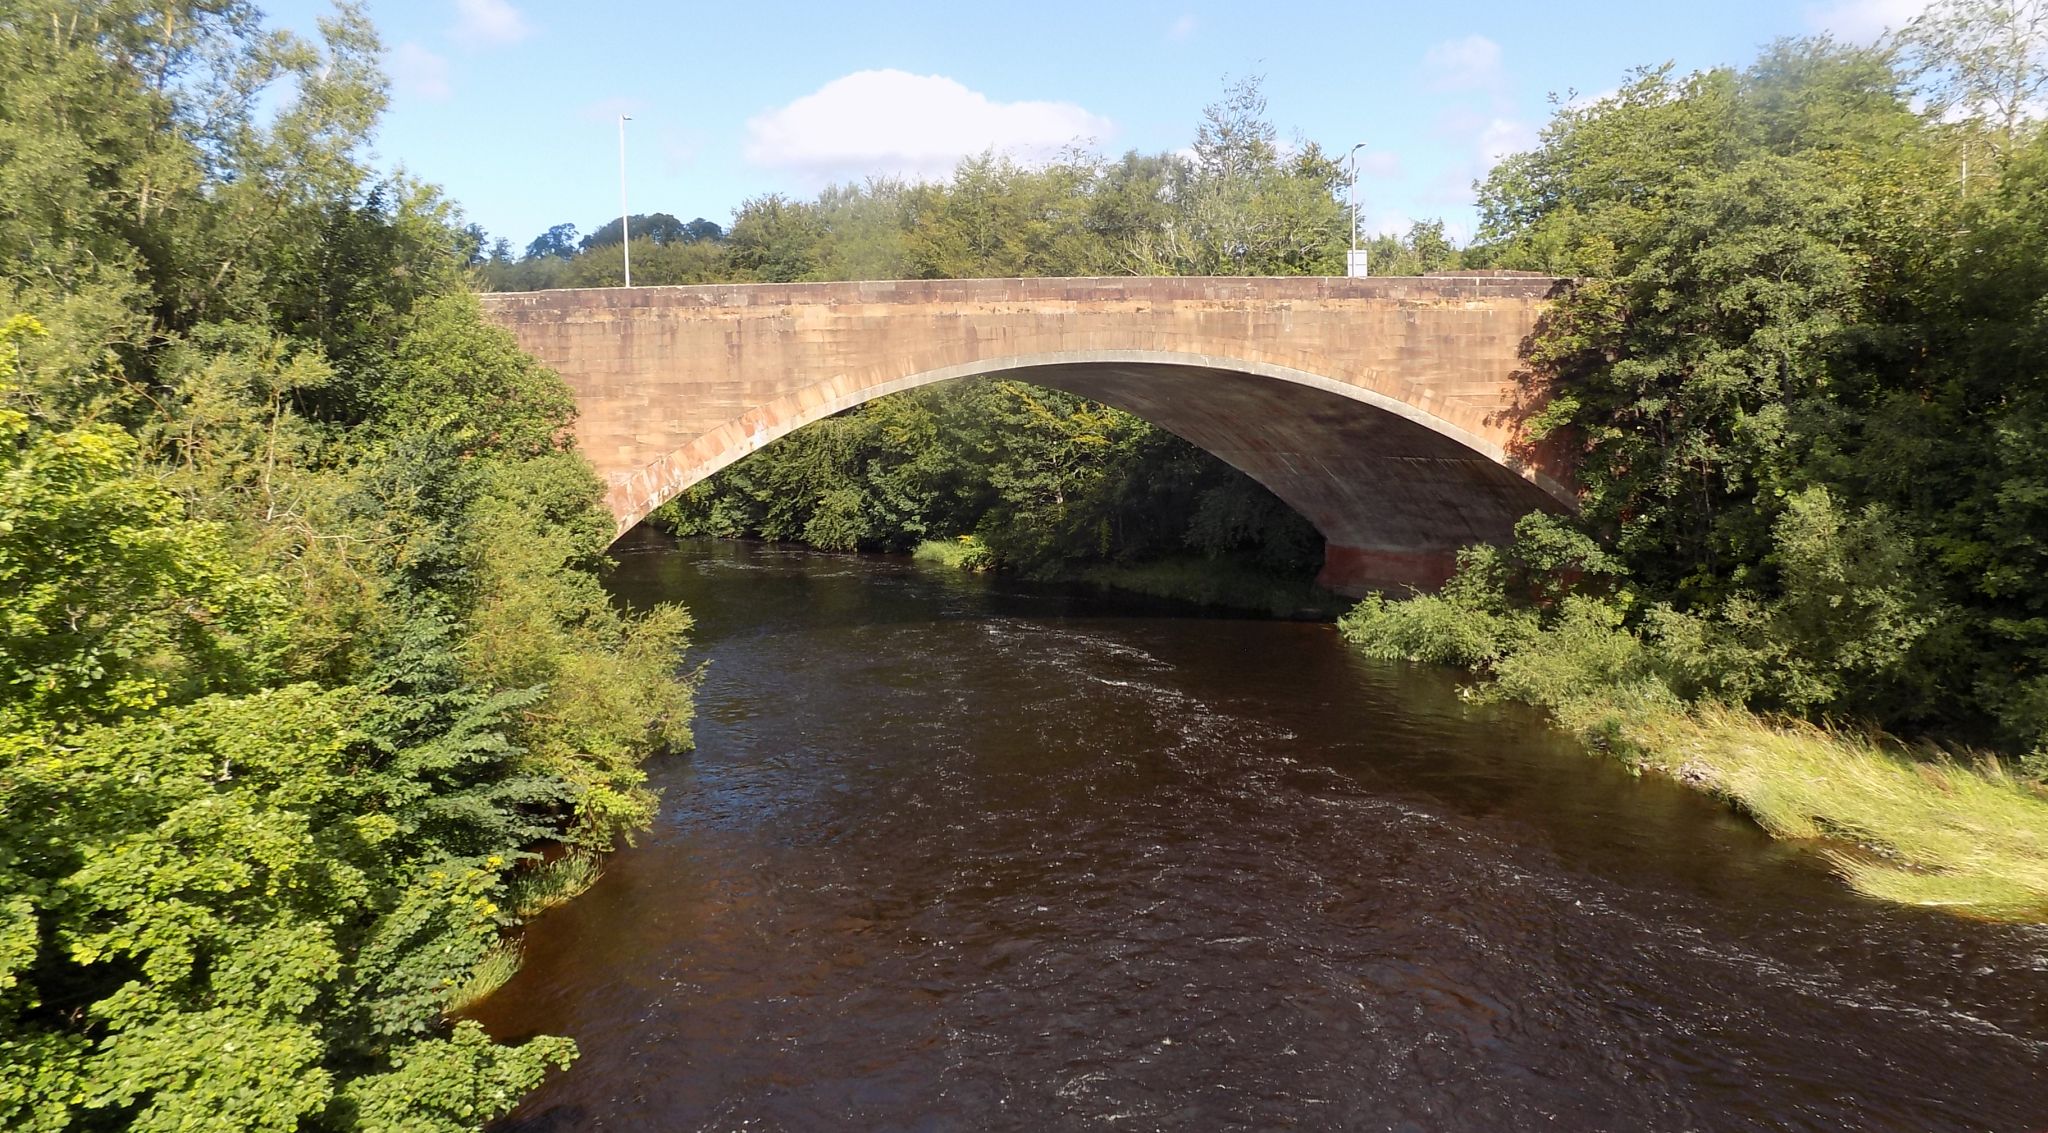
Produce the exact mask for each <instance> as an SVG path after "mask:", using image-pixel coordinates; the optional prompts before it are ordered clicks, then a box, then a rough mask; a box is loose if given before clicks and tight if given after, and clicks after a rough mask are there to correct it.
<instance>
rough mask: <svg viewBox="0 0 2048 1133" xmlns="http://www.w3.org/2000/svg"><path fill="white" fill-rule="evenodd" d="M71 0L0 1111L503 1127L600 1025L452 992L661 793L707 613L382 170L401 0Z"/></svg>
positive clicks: (1, 486)
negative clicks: (599, 574) (300, 27)
mask: <svg viewBox="0 0 2048 1133" xmlns="http://www.w3.org/2000/svg"><path fill="white" fill-rule="evenodd" d="M68 7H69V9H70V10H69V11H67V12H66V13H65V14H64V15H63V16H62V17H61V18H57V19H54V20H53V17H52V12H51V11H50V10H49V9H48V8H47V7H46V6H38V5H32V4H25V3H13V2H6V0H0V313H12V314H11V317H8V318H5V319H4V320H0V1126H4V1127H6V1128H9V1129H19V1130H55V1129H64V1128H85V1129H178V1130H202V1129H217V1130H223V1131H225V1130H236V1131H241V1130H251V1129H279V1130H305V1129H335V1130H342V1129H357V1130H371V1129H381V1130H437V1129H445V1130H456V1129H474V1128H477V1127H478V1126H480V1125H481V1124H482V1122H484V1121H486V1120H488V1119H489V1118H491V1117H493V1116H495V1115H497V1114H499V1113H502V1112H503V1111H504V1110H506V1109H507V1108H509V1106H510V1105H511V1104H512V1103H513V1102H514V1101H516V1100H517V1098H518V1097H519V1096H520V1095H521V1094H522V1093H523V1092H525V1091H526V1090H527V1089H530V1088H531V1087H532V1085H533V1084H534V1083H535V1082H537V1081H538V1080H539V1078H540V1076H541V1075H542V1074H543V1073H544V1072H545V1071H546V1069H547V1067H549V1066H553V1065H560V1064H563V1063H565V1062H566V1061H567V1059H568V1058H569V1057H570V1056H571V1055H572V1053H573V1050H572V1048H571V1046H570V1044H568V1043H567V1042H566V1041H565V1040H561V1039H554V1038H538V1039H534V1040H531V1041H529V1042H527V1043H525V1044H523V1045H520V1046H505V1045H500V1044H498V1043H495V1042H493V1041H491V1040H490V1039H489V1038H488V1037H487V1036H485V1035H484V1034H483V1032H482V1031H481V1030H480V1029H479V1028H477V1027H476V1026H475V1025H474V1024H470V1023H456V1024H450V1023H449V1022H448V1020H447V1018H446V1012H447V1010H448V1009H449V1008H450V1007H451V1006H452V1005H454V1004H456V1003H459V1002H460V1001H461V1000H462V999H463V998H465V997H467V996H472V995H474V994H477V993H478V992H480V991H481V990H482V989H483V986H485V985H483V984H480V983H479V979H480V978H482V976H485V975H488V974H489V973H493V972H496V973H499V976H500V978H502V973H503V970H504V968H505V964H504V962H503V961H504V960H505V958H506V953H505V952H504V951H503V950H502V947H501V946H500V945H499V943H498V942H499V940H500V938H501V935H502V933H503V930H504V929H505V928H506V927H507V926H509V925H510V924H511V923H513V921H514V911H513V910H514V909H515V908H516V907H517V906H519V905H520V904H522V903H523V902H522V901H521V899H520V898H519V896H518V894H517V893H516V892H510V891H509V890H512V889H516V888H517V887H521V886H526V885H529V884H531V883H532V882H534V881H536V880H538V879H540V878H543V877H545V875H544V874H541V873H539V872H538V871H536V870H534V869H533V866H534V864H535V863H536V860H537V854H536V852H535V851H536V849H537V847H539V846H541V845H543V844H546V843H550V842H559V841H567V842H571V843H577V844H582V845H587V846H592V847H600V846H604V845H606V844H608V843H609V842H610V841H611V840H612V839H613V838H614V837H615V836H616V835H617V834H618V833H619V832H620V831H621V830H623V829H627V828H629V827H630V826H632V825H633V824H634V823H637V822H641V821H643V820H644V819H645V818H646V817H647V816H648V814H649V813H650V806H651V800H650V798H649V796H648V794H647V791H646V789H645V788H644V786H643V785H642V777H641V773H640V772H639V770H638V768H637V763H638V760H639V758H640V757H641V756H642V755H643V754H644V753H646V752H647V751H649V750H650V749H652V748H653V747H655V746H657V745H659V744H662V743H672V744H677V743H684V742H686V741H687V722H688V718H689V690H688V686H687V683H686V682H683V681H680V680H678V679H677V677H676V672H675V670H676V666H677V653H678V650H679V649H680V648H681V645H682V636H683V634H684V632H685V630H686V627H687V620H686V618H685V617H684V615H683V614H682V612H681V611H679V610H673V609H667V610H660V611H657V612H655V613H654V614H653V615H651V616H649V617H648V618H646V619H644V620H640V621H629V620H627V619H626V618H624V617H622V616H621V615H620V614H619V613H617V612H616V611H615V610H614V609H613V607H612V606H611V604H610V603H609V602H608V601H607V600H606V597H605V595H604V593H603V592H602V590H601V589H600V588H599V586H598V583H597V579H596V577H595V575H594V573H593V571H594V570H595V569H596V568H597V567H598V566H599V565H600V564H601V563H602V561H603V552H604V548H605V546H606V544H607V543H608V541H609V539H610V535H611V520H610V517H609V515H608V513H606V512H605V511H604V509H603V508H602V507H601V506H600V486H599V484H598V482H597V480H596V477H595V476H594V475H593V474H592V473H591V471H590V470H589V467H588V466H587V464H585V463H584V462H583V461H582V460H581V458H580V457H578V456H577V455H576V454H575V453H574V452H573V451H571V450H570V449H569V448H568V446H567V441H566V437H567V432H566V429H567V426H568V424H569V420H570V413H571V410H572V405H571V402H570V399H569V396H568V392H567V390H566V388H565V387H564V386H563V385H562V384H561V383H560V381H559V380H558V379H557V378H556V377H555V376H554V375H553V374H550V373H548V372H546V371H544V370H542V369H540V368H538V367H536V366H535V365H534V364H533V363H532V362H531V360H529V359H527V358H525V357H524V356H523V355H521V354H520V353H519V352H518V351H517V350H516V349H515V348H514V347H513V345H512V343H511V341H510V339H509V337H508V336H506V335H505V334H503V333H502V332H500V331H497V330H495V329H492V328H490V327H488V326H487V325H485V324H484V323H483V322H482V321H481V318H480V314H479V311H478V309H477V306H476V303H475V300H474V299H473V298H471V297H469V296H468V295H467V294H466V292H465V279H464V274H463V273H464V269H465V267H466V264H467V261H468V257H469V255H470V247H469V245H470V243H471V242H472V241H471V240H470V239H469V238H467V237H466V236H465V234H464V232H463V231H462V229H461V227H460V225H459V218H458V217H457V216H456V215H455V214H454V213H453V211H452V210H451V209H450V208H449V206H448V205H447V204H445V203H444V202H442V201H440V200H439V199H438V198H437V197H436V196H435V195H434V193H433V192H432V191H430V190H428V189H426V188H424V187H422V186H419V185H416V184H412V183H409V182H406V181H403V180H390V179H386V180H380V179H378V178H375V177H373V176H372V175H371V174H370V173H369V172H368V171H367V170H366V169H365V167H364V165H363V164H362V162H361V161H360V159H359V157H358V150H359V147H361V146H362V144H363V143H364V140H365V139H366V138H367V136H368V132H369V131H370V129H371V128H372V126H373V124H374V122H375V120H376V117H377V115H378V113H379V112H380V110H381V108H382V105H383V85H382V82H383V80H382V78H381V76H380V75H379V74H378V72H377V69H376V65H375V60H376V56H377V51H378V45H377V43H376V40H375V37H374V35H373V34H372V32H371V31H370V29H369V28H368V26H367V25H366V24H365V22H364V20H363V19H362V17H361V15H360V13H358V12H357V11H355V10H353V9H349V8H343V9H341V10H339V11H338V12H337V14H336V15H335V16H334V17H332V18H331V19H329V20H328V21H326V22H325V23H324V24H323V25H322V34H321V38H320V41H319V42H306V41H303V40H300V39H298V38H295V37H292V36H289V35H285V34H282V33H278V32H274V31H269V30H266V29H264V28H263V27H262V26H260V24H259V23H258V20H257V17H256V16H255V14H254V11H253V9H251V8H250V7H248V6H247V5H245V4H241V3H236V2H232V0H172V2H170V3H152V4H141V3H132V2H129V0H104V2H94V3H81V4H74V5H70V6H68Z"/></svg>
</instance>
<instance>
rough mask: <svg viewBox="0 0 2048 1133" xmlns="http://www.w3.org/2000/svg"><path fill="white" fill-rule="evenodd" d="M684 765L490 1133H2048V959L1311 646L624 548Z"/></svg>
mask: <svg viewBox="0 0 2048 1133" xmlns="http://www.w3.org/2000/svg"><path fill="white" fill-rule="evenodd" d="M618 553H619V555H620V559H621V565H620V569H619V571H618V572H617V574H616V576H615V578H614V581H613V587H614V591H615V593H617V594H618V595H619V596H620V597H621V598H622V599H623V600H625V601H627V602H630V603H634V604H645V603H649V602H654V601H659V600H674V601H681V602H684V603H687V604H688V605H689V606H690V607H691V609H692V610H693V611H695V612H696V614H697V617H698V621H699V632H698V636H697V642H698V644H697V646H696V648H695V650H694V655H695V657H697V658H700V659H703V660H705V661H708V668H707V669H706V671H705V674H704V679H703V685H702V688H701V692H700V695H699V701H698V704H699V719H698V723H697V729H696V732H697V741H698V748H697V750H696V751H695V752H693V753H690V754H688V755H684V756H677V757H668V758H664V759H662V760H659V761H657V762H656V763H654V764H653V765H652V767H651V774H652V778H653V781H654V783H655V785H656V786H658V787H659V788H660V789H661V791H662V792H663V794H664V803H663V807H662V813H661V817H660V819H659V820H658V822H657V824H656V825H655V827H654V828H653V829H652V830H650V831H648V832H646V833H644V834H643V835H642V836H641V837H640V838H639V844H638V845H637V846H635V847H633V848H630V849H626V850H624V851H622V852H621V853H619V854H617V855H616V856H615V857H613V858H612V859H611V860H610V861H609V863H608V865H607V868H606V872H605V875H604V877H603V878H602V879H601V880H600V881H599V882H598V883H597V884H596V885H595V886H594V887H593V888H592V889H591V890H590V892H588V893H587V894H585V895H584V896H582V897H580V898H578V899H577V900H575V901H573V902H571V903H569V904H568V905H566V906H563V907H561V908H559V909H556V910H554V911H552V912H550V913H548V914H546V915H544V916H543V917H541V918H539V919H538V920H537V921H536V922H535V923H534V924H532V925H531V926H530V928H529V929H528V931H527V933H526V956H527V960H526V964H525V967H524V968H523V969H522V970H521V971H520V973H519V974H518V975H517V976H516V977H514V978H513V980H512V981H511V983H509V984H508V985H506V986H505V987H504V988H503V989H502V990H501V991H499V992H498V993H496V994H495V995H493V996H492V997H491V998H489V999H488V1000H486V1001H485V1002H484V1003H483V1004H482V1005H481V1006H480V1007H479V1008H478V1009H477V1011H476V1012H475V1014H476V1016H477V1017H478V1018H479V1019H481V1020H482V1021H483V1022H484V1024H485V1025H486V1026H487V1027H488V1028H489V1029H490V1030H491V1031H492V1032H493V1033H495V1034H497V1035H499V1036H501V1037H505V1038H519V1037H522V1036H525V1035H529V1034H535V1033H551V1034H564V1035H569V1036H572V1037H574V1038H575V1039H576V1041H577V1042H578V1043H579V1044H580V1046H581V1048H582V1057H581V1058H580V1059H579V1060H578V1062H577V1063H576V1064H575V1065H574V1066H573V1067H572V1068H571V1069H570V1070H569V1071H567V1072H566V1073H560V1074H556V1075H554V1076H553V1077H552V1078H551V1079H550V1080H549V1082H548V1083H547V1084H546V1085H545V1086H543V1087H542V1088H541V1090H539V1091H538V1092H537V1093H536V1094H535V1095H533V1096H532V1097H531V1098H530V1099H528V1101H527V1103H526V1104H525V1105H524V1106H522V1107H521V1109H520V1110H519V1111H518V1112H517V1113H515V1114H514V1115H513V1116H512V1117H511V1118H509V1119H507V1120H506V1121H505V1122H503V1123H502V1124H501V1126H500V1128H502V1129H503V1130H506V1131H508V1133H511V1131H517V1133H541V1131H554V1130H570V1129H607V1130H612V1129H659V1130H698V1129H702V1130H729V1129H761V1130H983V1129H1014V1130H1059V1129H1119V1130H1121V1129H1129V1130H1154V1129H1186V1130H1209V1129H1281V1128H1299V1129H1347V1130H1352V1129H1355V1130H1389V1131H1404V1133H1405V1131H1424V1130H1432V1131H1433V1130H1474V1131H1479V1130H1484V1131H1499V1130H1522V1129H1556V1130H1570V1131H1574V1133H1581V1131H1588V1130H1617V1131H1620V1130H1627V1131H1639V1130H1715V1131H1719V1130H1766V1129H1768V1130H1792V1129H1797V1130H1902V1131H1903V1130H1912V1131H1916V1133H1917V1131H1933V1130H1973V1131H1976V1130H1998V1131H2012V1133H2038V1131H2042V1130H2048V1075H2044V1072H2048V934H2044V932H2043V931H2042V930H2040V929H2035V928H2025V927H2011V926H2003V927H2001V926H1991V925H1983V924H1976V923H1972V922H1967V921H1963V920H1959V919H1955V918H1951V917H1948V916H1945V915H1942V914H1939V913H1934V912H1928V911H1922V910H1915V909H1903V908H1895V907H1889V906H1885V905H1882V904H1879V903H1877V902H1874V901H1871V900H1867V899H1864V898H1861V897H1858V896H1857V895H1855V894H1854V893H1852V892H1851V891H1849V890H1848V889H1846V888H1845V887H1844V886H1842V885H1841V884H1840V883H1838V882H1837V881H1836V880H1835V879H1834V878H1832V877H1830V876H1829V875H1828V873H1827V872H1826V870H1825V868H1824V866H1823V863H1821V862H1820V861H1819V859H1818V856H1817V855H1815V854H1812V853H1810V852H1807V851H1804V850H1802V849H1800V848H1797V847H1794V846H1791V845H1787V844H1785V843H1779V842H1773V841H1772V840H1770V839H1769V838H1767V837H1765V836H1764V835H1763V834H1761V833H1760V832H1759V831H1757V830H1756V829H1755V828H1754V827H1753V826H1752V825H1750V824H1749V823H1747V822H1746V821H1744V820H1743V819H1741V818H1739V817H1738V816H1736V815H1734V814H1732V813H1730V812H1729V811H1728V810H1727V809H1726V808H1725V807H1723V806H1721V805H1719V804H1717V803H1715V802H1713V801H1712V800H1709V799H1706V798H1703V797H1701V796H1699V795H1696V794H1694V793H1692V792H1690V791H1687V790H1684V789H1682V788H1680V787H1678V786H1676V785H1674V784H1671V783H1667V782H1662V781H1656V780H1651V779H1637V778H1634V777H1632V776H1630V775H1629V774H1628V773H1627V772H1626V771H1625V770H1623V769H1622V768H1620V767H1619V766H1617V765H1616V764H1615V763H1613V762H1612V761H1607V760H1603V759H1601V758H1598V757H1596V756H1590V755H1588V754H1586V753H1585V752H1584V751H1582V750H1580V749H1579V748H1578V747H1576V746H1575V745H1574V744H1572V743H1571V742H1569V741H1567V740H1565V739H1564V738H1562V737H1560V736H1558V735H1557V734H1555V733H1554V732H1553V731H1551V730H1549V729H1548V728H1546V727H1545V726H1544V725H1543V724H1542V722H1541V721H1540V720H1538V719H1537V718H1536V717H1534V716H1533V715H1532V714H1530V713H1527V712H1524V711H1519V710H1514V709H1511V708H1505V707H1480V708H1475V707H1472V706H1470V705H1467V704H1465V703H1463V702H1461V701H1460V700H1459V699H1458V697H1457V693H1456V690H1457V684H1456V679H1455V677H1454V676H1453V675H1451V674H1447V673H1443V672H1438V671H1432V670H1427V669H1421V668H1415V667H1406V666H1394V665H1384V664H1379V663H1375V662H1370V661H1366V660H1363V659H1361V658H1359V657H1358V656H1356V655H1355V654H1353V653H1352V652H1351V651H1350V650H1348V649H1347V648H1346V647H1345V646H1344V645H1343V643H1342V642H1341V641H1340V640H1339V639H1338V637H1337V635H1336V633H1335V631H1334V630H1333V629H1332V628H1331V627H1330V626H1328V625H1319V624H1313V623H1306V622H1283V621H1264V620H1252V619H1241V618H1228V617H1204V616H1195V615H1192V614H1190V613H1187V612H1185V611H1177V610H1173V609H1169V608H1164V607H1161V606H1159V605H1156V604H1151V603H1145V602H1139V601H1133V600H1119V599H1106V598H1101V597H1093V596H1088V595H1082V594H1076V593H1073V592H1068V591H1062V590H1059V589H1055V588H1043V587H1031V586H1025V585H1021V584H1017V583H1012V582H1006V581H1000V580H990V579H986V578H980V577H974V576H967V575H959V574H949V573H945V572H942V571H933V570H930V569H927V568H920V567H915V566H913V565H911V564H910V563H908V562H906V561H904V560H902V559H896V558H883V557H853V556H828V555H820V554H816V553H810V552H805V551H801V550H796V549H789V548H781V547H766V546H760V545H755V544H746V543H710V542H686V543H683V544H681V545H677V544H675V543H672V542H670V541H667V540H664V539H662V538H660V537H658V536H655V535H652V534H647V533H641V534H637V535H635V536H634V537H632V538H631V539H629V540H628V541H627V542H625V543H624V544H622V545H621V547H620V548H619V549H618Z"/></svg>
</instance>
